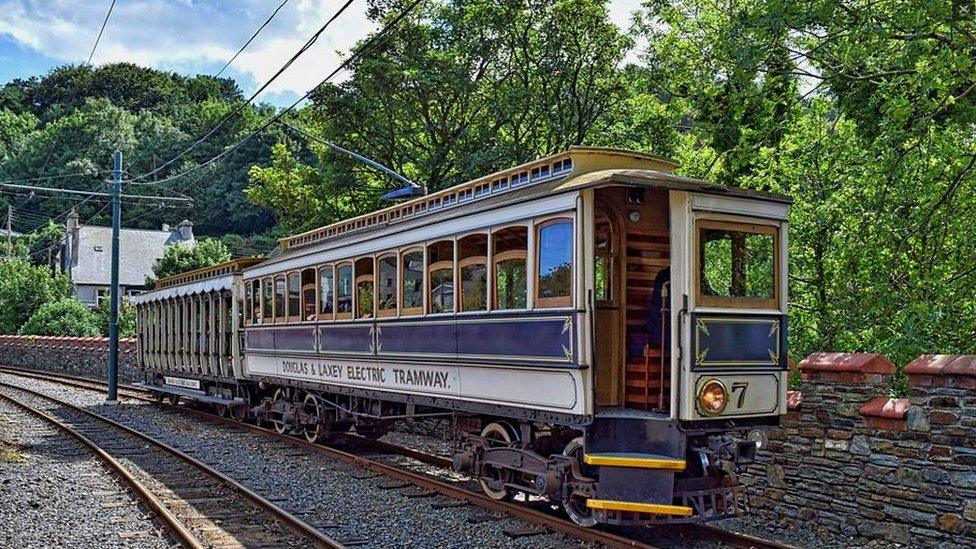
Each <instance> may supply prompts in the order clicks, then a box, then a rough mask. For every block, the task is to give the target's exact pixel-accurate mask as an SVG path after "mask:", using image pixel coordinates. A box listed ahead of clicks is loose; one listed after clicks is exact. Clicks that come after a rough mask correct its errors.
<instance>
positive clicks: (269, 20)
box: [214, 0, 288, 78]
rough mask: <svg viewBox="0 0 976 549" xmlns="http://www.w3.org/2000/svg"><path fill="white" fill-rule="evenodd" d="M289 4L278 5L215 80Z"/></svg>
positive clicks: (218, 75) (284, 2)
mask: <svg viewBox="0 0 976 549" xmlns="http://www.w3.org/2000/svg"><path fill="white" fill-rule="evenodd" d="M287 3H288V0H284V1H283V2H282V3H281V4H278V7H277V8H275V10H274V13H272V14H271V16H270V17H268V18H267V19H266V20H265V21H264V23H261V26H260V27H258V30H256V31H254V34H252V35H251V37H250V38H248V39H247V42H245V43H244V45H243V46H241V48H240V49H239V50H237V53H235V54H234V56H233V57H231V58H230V60H228V61H227V63H224V66H223V67H221V68H220V70H219V71H217V74H215V75H214V78H218V77H220V75H221V74H223V73H224V71H225V70H227V67H229V66H231V64H232V63H233V62H234V60H235V59H237V56H239V55H240V54H241V53H242V52H243V51H244V50H245V49H247V47H248V46H250V45H251V42H253V41H254V39H255V38H257V36H258V35H259V34H261V31H263V30H264V27H267V26H268V23H270V22H271V20H272V19H274V18H275V16H276V15H278V12H279V11H281V8H283V7H285V4H287Z"/></svg>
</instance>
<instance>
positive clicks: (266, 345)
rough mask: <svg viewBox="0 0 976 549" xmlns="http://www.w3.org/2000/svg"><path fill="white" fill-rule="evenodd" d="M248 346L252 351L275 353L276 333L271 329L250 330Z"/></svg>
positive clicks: (247, 339) (247, 340)
mask: <svg viewBox="0 0 976 549" xmlns="http://www.w3.org/2000/svg"><path fill="white" fill-rule="evenodd" d="M246 345H247V348H248V349H250V350H260V351H273V350H274V348H275V345H274V331H273V329H271V328H248V329H247V336H246Z"/></svg>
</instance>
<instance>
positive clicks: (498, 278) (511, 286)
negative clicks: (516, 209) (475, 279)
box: [491, 227, 529, 310]
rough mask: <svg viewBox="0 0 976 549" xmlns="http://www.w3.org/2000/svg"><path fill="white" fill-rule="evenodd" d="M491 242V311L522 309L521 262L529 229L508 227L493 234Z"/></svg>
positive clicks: (524, 301) (524, 298)
mask: <svg viewBox="0 0 976 549" xmlns="http://www.w3.org/2000/svg"><path fill="white" fill-rule="evenodd" d="M491 239H492V251H491V253H492V261H493V262H494V281H495V298H494V299H495V304H494V308H495V309H499V310H504V309H524V308H525V307H526V306H527V304H528V300H527V298H528V290H527V285H526V273H527V271H526V261H525V260H526V257H527V251H526V250H528V246H529V230H528V228H526V227H508V228H505V229H501V230H498V231H495V233H494V234H492V237H491Z"/></svg>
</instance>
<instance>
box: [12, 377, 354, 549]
mask: <svg viewBox="0 0 976 549" xmlns="http://www.w3.org/2000/svg"><path fill="white" fill-rule="evenodd" d="M0 398H2V399H3V400H5V401H7V402H9V403H11V404H13V405H14V406H16V407H18V408H20V409H22V410H24V411H25V412H28V413H30V414H32V415H34V416H37V417H38V418H40V419H42V420H44V421H45V422H47V423H49V424H51V425H53V426H54V427H56V428H57V429H59V430H61V431H63V432H65V433H67V434H68V435H70V436H71V437H73V438H75V439H76V440H78V441H79V442H81V443H82V444H83V445H84V446H86V447H87V448H89V450H91V451H92V452H93V453H94V454H95V455H96V456H97V457H99V458H100V459H101V460H102V461H103V462H104V463H105V464H106V465H107V466H108V468H109V469H110V470H111V471H113V472H114V473H115V474H117V475H118V476H119V477H120V478H121V479H122V480H123V481H124V482H125V483H126V484H127V485H128V486H129V487H130V488H132V490H133V491H134V492H136V494H137V495H138V496H139V497H140V498H141V499H142V500H143V501H145V502H146V504H147V505H148V506H149V507H150V508H151V509H152V510H153V512H154V513H156V514H157V515H158V516H159V517H160V519H161V521H162V522H163V523H164V524H165V525H166V527H167V529H168V530H169V531H170V532H171V533H172V535H173V536H174V537H175V538H176V539H177V540H179V541H180V542H181V543H182V544H183V545H184V546H186V547H191V548H203V547H332V548H342V547H343V545H342V544H341V543H340V542H338V541H336V540H334V539H332V538H331V537H329V536H327V535H326V534H324V533H322V532H319V531H318V530H316V529H315V528H314V527H312V526H311V525H309V524H307V523H305V522H304V521H302V520H301V519H299V518H297V517H295V516H294V515H291V514H290V513H288V512H286V511H284V510H282V509H281V508H279V507H278V506H277V505H275V504H274V503H272V502H270V501H268V500H267V499H265V498H263V497H261V496H260V495H258V494H256V493H254V492H252V491H251V490H249V489H248V488H246V487H245V486H243V485H241V484H240V483H238V482H237V481H235V480H233V479H231V478H229V477H227V476H225V475H223V474H222V473H220V472H219V471H217V470H215V469H213V468H212V467H210V466H208V465H206V464H205V463H203V462H201V461H199V460H197V459H195V458H193V457H191V456H189V455H187V454H185V453H183V452H181V451H179V450H177V449H175V448H173V447H171V446H169V445H167V444H165V443H163V442H161V441H158V440H156V439H154V438H152V437H150V436H148V435H146V434H144V433H141V432H139V431H136V430H134V429H132V428H130V427H127V426H125V425H122V424H120V423H118V422H116V421H113V420H111V419H108V418H106V417H103V416H101V415H99V414H96V413H94V412H91V411H89V410H86V409H84V408H81V407H79V406H75V405H74V404H71V403H68V402H65V401H62V400H60V399H57V398H54V397H51V396H49V395H46V394H44V393H41V392H38V391H34V390H31V389H27V388H23V387H18V386H17V385H13V384H9V383H4V382H0Z"/></svg>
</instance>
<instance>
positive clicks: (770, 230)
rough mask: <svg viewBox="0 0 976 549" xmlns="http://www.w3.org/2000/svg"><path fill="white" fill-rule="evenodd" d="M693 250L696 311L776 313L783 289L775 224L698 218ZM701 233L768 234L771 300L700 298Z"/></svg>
mask: <svg viewBox="0 0 976 549" xmlns="http://www.w3.org/2000/svg"><path fill="white" fill-rule="evenodd" d="M694 227H695V229H694V230H695V247H694V250H695V251H694V254H693V255H694V259H693V267H692V271H693V272H694V274H693V278H694V284H695V305H696V306H697V307H711V308H716V309H718V308H721V309H758V310H779V309H780V296H782V292H783V289H782V286H781V281H780V273H782V264H781V261H782V260H781V258H780V238H781V236H780V226H779V225H774V224H764V223H758V222H756V220H750V221H733V220H726V219H710V218H698V219H696V220H695V225H694ZM703 229H718V230H728V231H735V232H741V233H751V234H768V235H771V236H772V237H773V258H774V260H773V273H772V277H773V296H772V297H769V298H764V297H745V296H743V297H734V296H714V295H704V294H702V288H701V283H702V271H701V267H702V248H701V233H702V230H703Z"/></svg>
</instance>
